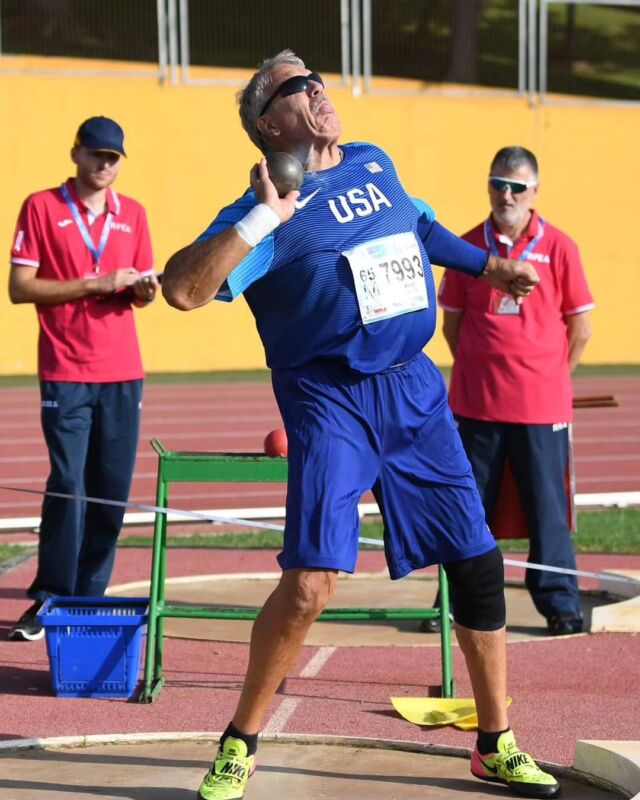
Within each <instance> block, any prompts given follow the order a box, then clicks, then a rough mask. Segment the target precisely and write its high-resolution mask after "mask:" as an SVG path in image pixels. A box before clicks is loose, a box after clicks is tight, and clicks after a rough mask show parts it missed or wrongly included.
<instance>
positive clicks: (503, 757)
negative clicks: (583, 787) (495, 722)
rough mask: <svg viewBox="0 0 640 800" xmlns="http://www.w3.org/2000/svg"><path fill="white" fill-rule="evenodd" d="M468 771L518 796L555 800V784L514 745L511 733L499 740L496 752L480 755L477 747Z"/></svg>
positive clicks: (550, 777) (529, 757) (507, 732)
mask: <svg viewBox="0 0 640 800" xmlns="http://www.w3.org/2000/svg"><path fill="white" fill-rule="evenodd" d="M471 772H472V774H473V775H475V777H476V778H480V779H481V780H483V781H494V782H497V783H505V784H506V785H507V786H508V787H509V788H510V789H511V791H512V792H514V794H517V795H519V796H520V797H558V796H559V795H560V785H559V783H558V781H557V780H556V779H555V778H554V777H553V775H549V774H548V773H546V772H543V771H542V770H541V769H540V767H539V766H538V765H537V764H536V762H535V761H534V760H533V759H532V758H531V756H530V755H528V754H527V753H523V752H522V751H521V750H520V749H519V748H518V745H517V744H516V739H515V736H514V735H513V731H510V730H509V731H506V732H505V733H503V734H502V735H501V736H500V738H499V739H498V752H497V753H490V754H489V755H486V756H483V755H480V753H479V752H478V746H477V745H476V747H475V749H474V751H473V755H472V756H471Z"/></svg>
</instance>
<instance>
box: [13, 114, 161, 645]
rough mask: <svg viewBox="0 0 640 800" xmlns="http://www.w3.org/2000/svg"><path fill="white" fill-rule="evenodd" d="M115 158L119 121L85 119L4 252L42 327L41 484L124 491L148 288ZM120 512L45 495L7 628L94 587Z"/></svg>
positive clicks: (109, 561) (34, 634) (67, 489)
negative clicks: (67, 163)
mask: <svg viewBox="0 0 640 800" xmlns="http://www.w3.org/2000/svg"><path fill="white" fill-rule="evenodd" d="M123 156H125V151H124V133H123V131H122V128H121V127H120V126H119V125H118V124H117V123H116V122H114V121H113V120H112V119H108V118H107V117H91V118H90V119H88V120H86V121H85V122H83V123H82V125H81V126H80V128H79V129H78V132H77V135H76V139H75V142H74V145H73V147H72V149H71V160H72V161H73V163H74V164H75V165H76V174H75V177H73V178H69V179H68V180H67V181H65V182H64V183H63V184H62V185H60V186H58V187H56V188H53V189H46V190H44V191H41V192H36V193H35V194H32V195H30V196H29V197H28V198H27V199H26V201H25V202H24V204H23V206H22V210H21V212H20V217H19V219H18V224H17V228H16V233H15V237H14V240H13V248H12V251H11V265H12V267H11V274H10V279H9V296H10V298H11V301H12V302H13V303H33V304H34V305H35V309H36V314H37V317H38V324H39V329H40V334H39V340H38V378H39V381H40V392H41V422H42V430H43V433H44V437H45V441H46V443H47V447H48V450H49V460H50V465H51V471H50V474H49V478H48V480H47V486H46V488H47V490H48V491H50V492H58V493H63V494H74V495H85V496H92V497H102V498H105V499H109V500H118V501H126V500H127V498H128V496H129V489H130V485H131V477H132V474H133V467H134V461H135V455H136V446H137V442H138V429H139V419H140V405H141V398H142V379H143V377H144V373H143V370H142V362H141V359H140V348H139V346H138V339H137V335H136V329H135V321H134V314H133V309H132V306H138V307H143V306H145V305H147V304H148V303H149V302H151V301H152V300H153V298H154V296H155V293H156V290H157V287H158V282H157V280H156V278H155V275H154V273H153V258H152V253H151V241H150V238H149V229H148V226H147V219H146V214H145V211H144V209H143V208H142V206H141V205H140V204H139V203H137V202H136V201H135V200H132V199H131V198H128V197H124V196H122V195H118V194H116V192H115V191H114V189H113V188H112V184H113V182H114V181H115V180H116V178H117V176H118V172H119V170H120V165H121V158H122V157H123ZM123 515H124V510H123V509H122V508H115V507H111V506H105V505H97V504H95V503H89V504H86V503H83V502H79V501H70V500H64V499H61V498H56V497H48V496H47V497H45V499H44V502H43V505H42V521H41V525H40V542H39V550H38V571H37V574H36V577H35V579H34V581H33V583H32V584H31V586H30V587H29V589H28V591H27V595H28V596H29V597H30V598H31V599H32V600H34V603H33V605H32V606H31V607H30V608H29V609H27V611H26V612H25V613H24V614H23V616H22V617H21V618H20V620H19V621H18V622H17V623H16V625H15V626H14V627H13V629H12V630H11V632H10V634H9V638H10V639H14V640H32V639H39V638H40V637H41V636H42V635H43V629H42V626H41V625H40V624H39V622H38V619H37V616H36V615H37V613H38V611H39V609H40V607H41V606H42V604H43V603H44V601H45V600H46V599H47V598H48V597H51V596H55V595H63V596H72V595H75V596H92V595H93V596H96V595H102V594H103V593H104V590H105V588H106V586H107V583H108V581H109V578H110V575H111V570H112V567H113V560H114V555H115V546H116V540H117V537H118V534H119V532H120V528H121V526H122V518H123Z"/></svg>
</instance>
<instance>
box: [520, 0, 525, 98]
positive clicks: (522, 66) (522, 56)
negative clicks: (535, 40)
mask: <svg viewBox="0 0 640 800" xmlns="http://www.w3.org/2000/svg"><path fill="white" fill-rule="evenodd" d="M526 91H527V0H518V94H520V95H523V94H524V93H525V92H526Z"/></svg>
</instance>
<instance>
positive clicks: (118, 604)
mask: <svg viewBox="0 0 640 800" xmlns="http://www.w3.org/2000/svg"><path fill="white" fill-rule="evenodd" d="M148 603H149V598H148V597H52V598H50V599H49V600H47V602H46V603H45V604H44V605H43V607H42V608H41V610H40V613H39V614H38V617H39V619H40V622H41V623H42V625H43V626H44V631H45V639H46V643H47V653H48V655H49V667H50V670H51V681H52V684H53V691H54V693H55V694H56V695H57V696H58V697H131V695H132V694H133V692H134V689H135V687H136V683H137V682H138V675H139V673H140V657H141V653H142V635H143V633H144V632H145V631H146V623H147V617H148V614H147V606H148Z"/></svg>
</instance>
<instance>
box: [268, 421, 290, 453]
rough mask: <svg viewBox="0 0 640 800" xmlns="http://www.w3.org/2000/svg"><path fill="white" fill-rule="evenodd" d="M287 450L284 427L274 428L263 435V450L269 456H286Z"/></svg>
mask: <svg viewBox="0 0 640 800" xmlns="http://www.w3.org/2000/svg"><path fill="white" fill-rule="evenodd" d="M288 450H289V445H288V442H287V432H286V431H285V429H284V428H276V430H275V431H270V432H269V433H268V434H267V435H266V436H265V437H264V452H265V453H266V455H268V456H270V457H271V458H276V457H277V456H281V457H283V458H286V456H287V452H288Z"/></svg>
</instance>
